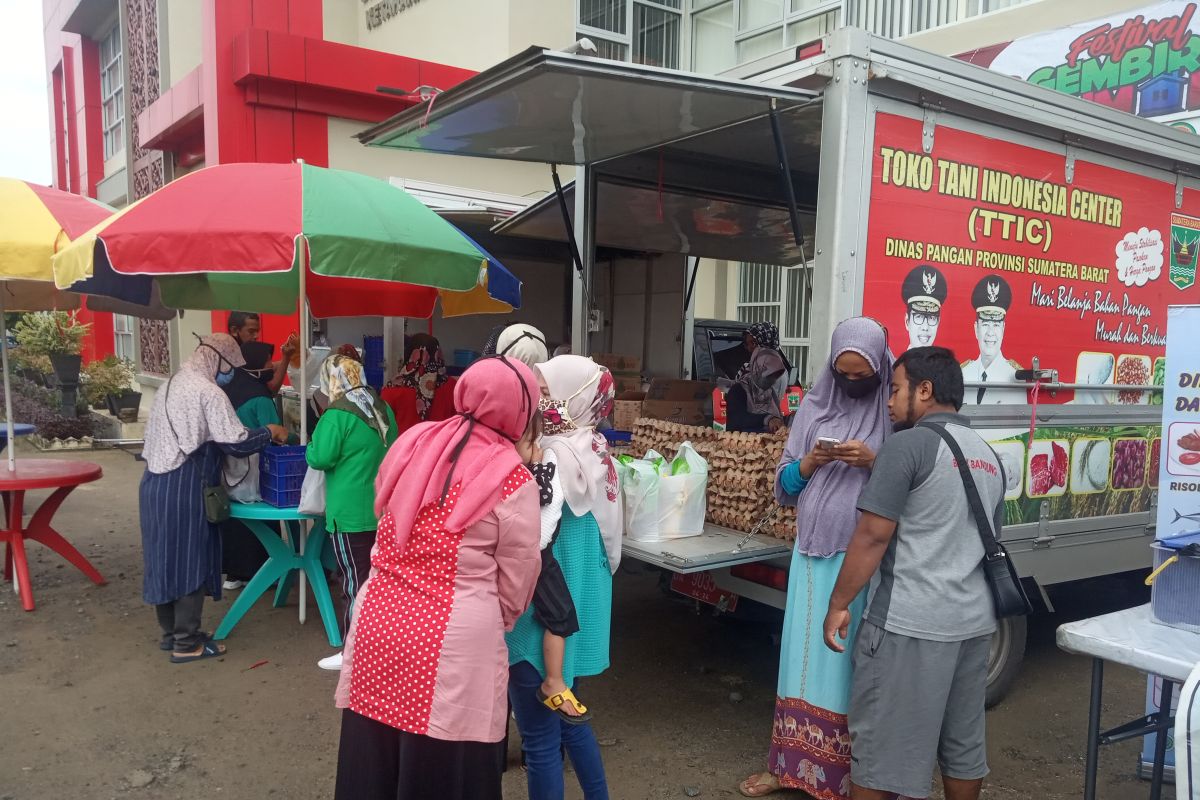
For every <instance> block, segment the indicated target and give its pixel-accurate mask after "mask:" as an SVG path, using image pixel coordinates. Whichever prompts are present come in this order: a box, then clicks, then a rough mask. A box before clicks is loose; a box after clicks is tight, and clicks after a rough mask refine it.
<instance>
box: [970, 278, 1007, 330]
mask: <svg viewBox="0 0 1200 800" xmlns="http://www.w3.org/2000/svg"><path fill="white" fill-rule="evenodd" d="M971 305H973V306H974V307H975V314H976V316H978V317H979V319H986V320H1001V319H1004V317H1005V316H1006V315H1007V314H1008V307H1009V306H1010V305H1012V289H1010V288H1009V287H1008V281H1006V280H1004V278H1001V277H999V276H996V275H989V276H988V277H986V278H984V279H983V280H981V281H980V282H979V283H977V284H975V291H973V292H971Z"/></svg>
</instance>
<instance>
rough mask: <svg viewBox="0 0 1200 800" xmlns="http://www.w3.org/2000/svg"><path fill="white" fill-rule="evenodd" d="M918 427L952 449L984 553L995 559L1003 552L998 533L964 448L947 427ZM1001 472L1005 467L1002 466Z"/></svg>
mask: <svg viewBox="0 0 1200 800" xmlns="http://www.w3.org/2000/svg"><path fill="white" fill-rule="evenodd" d="M918 427H921V428H928V429H929V430H931V431H933V432H934V433H936V434H937V435H938V436H940V437H942V441H944V442H945V443H946V446H947V447H948V448H950V453H951V454H952V455H953V456H954V460H955V461H956V462H958V474H959V476H961V477H962V482H963V489H965V490H966V492H967V503H968V504H969V505H970V506H971V513H972V514H973V515H974V517H975V527H977V528H978V529H979V539H980V541H982V542H983V551H984V552H985V553H986V554H987V557H988V558H994V557H995V556H996V555H997V554H998V553H1000V552H1001V549H1000V542H999V541H998V540H997V539H996V532H995V531H994V530H993V529H992V522H991V519H990V518H989V517H988V515H987V512H986V511H984V509H983V500H982V499H980V497H979V487H977V486H976V485H975V479H974V478H972V477H971V468H970V467H969V466H967V459H966V457H965V456H964V455H963V451H962V448H961V447H959V446H958V442H957V441H955V439H954V437H953V436H951V435H950V432H949V431H947V430H946V426H945V425H937V424H935V423H932V422H922V423H919V424H918ZM1000 468H1001V470H1003V469H1004V465H1001V466H1000Z"/></svg>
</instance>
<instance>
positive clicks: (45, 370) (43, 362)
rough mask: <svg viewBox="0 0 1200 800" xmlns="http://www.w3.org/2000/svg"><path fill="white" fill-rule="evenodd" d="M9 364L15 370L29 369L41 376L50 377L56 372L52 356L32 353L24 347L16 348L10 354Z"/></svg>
mask: <svg viewBox="0 0 1200 800" xmlns="http://www.w3.org/2000/svg"><path fill="white" fill-rule="evenodd" d="M8 362H9V364H11V365H12V367H13V368H14V369H27V370H31V371H33V372H36V373H38V374H39V375H50V374H51V373H53V372H54V364H52V363H51V362H50V356H48V355H46V354H44V353H32V352H30V351H29V350H27V349H26V348H24V347H15V348H13V349H12V350H11V351H9V353H8Z"/></svg>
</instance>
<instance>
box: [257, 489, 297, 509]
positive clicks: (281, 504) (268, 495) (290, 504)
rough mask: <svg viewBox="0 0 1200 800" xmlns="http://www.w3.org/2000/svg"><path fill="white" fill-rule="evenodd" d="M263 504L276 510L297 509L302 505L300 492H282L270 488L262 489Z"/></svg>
mask: <svg viewBox="0 0 1200 800" xmlns="http://www.w3.org/2000/svg"><path fill="white" fill-rule="evenodd" d="M262 499H263V502H264V503H266V504H267V505H270V506H275V507H276V508H295V507H296V506H298V505H300V490H299V489H297V490H296V491H294V492H280V491H277V490H275V489H272V488H270V487H269V486H263V487H262Z"/></svg>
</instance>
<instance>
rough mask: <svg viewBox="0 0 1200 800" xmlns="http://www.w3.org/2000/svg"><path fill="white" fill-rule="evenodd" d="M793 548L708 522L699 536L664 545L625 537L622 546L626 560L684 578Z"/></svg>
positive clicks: (785, 553)
mask: <svg viewBox="0 0 1200 800" xmlns="http://www.w3.org/2000/svg"><path fill="white" fill-rule="evenodd" d="M743 540H745V542H744V544H743ZM739 545H741V546H740V547H739ZM791 549H792V545H791V542H785V541H782V540H780V539H773V538H771V537H770V536H761V535H760V536H752V537H750V538H749V539H746V534H744V533H741V532H740V531H735V530H731V529H730V528H723V527H721V526H720V525H711V524H707V523H706V524H705V526H704V533H702V534H700V535H699V536H688V537H686V538H684V539H670V540H668V541H665V542H635V541H633V540H632V539H628V538H626V539H625V540H624V543H623V544H622V547H621V551H622V553H624V555H625V556H626V557H627V558H636V559H637V560H638V561H645V562H646V563H647V564H653V565H654V566H656V567H662V568H663V569H666V570H670V571H671V572H678V573H680V574H682V575H686V574H689V573H692V572H702V571H704V570H709V569H720V568H722V567H733V566H737V565H738V564H751V563H753V562H755V561H766V560H767V559H769V558H777V557H779V556H782V555H787V554H788V553H789V552H791Z"/></svg>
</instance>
